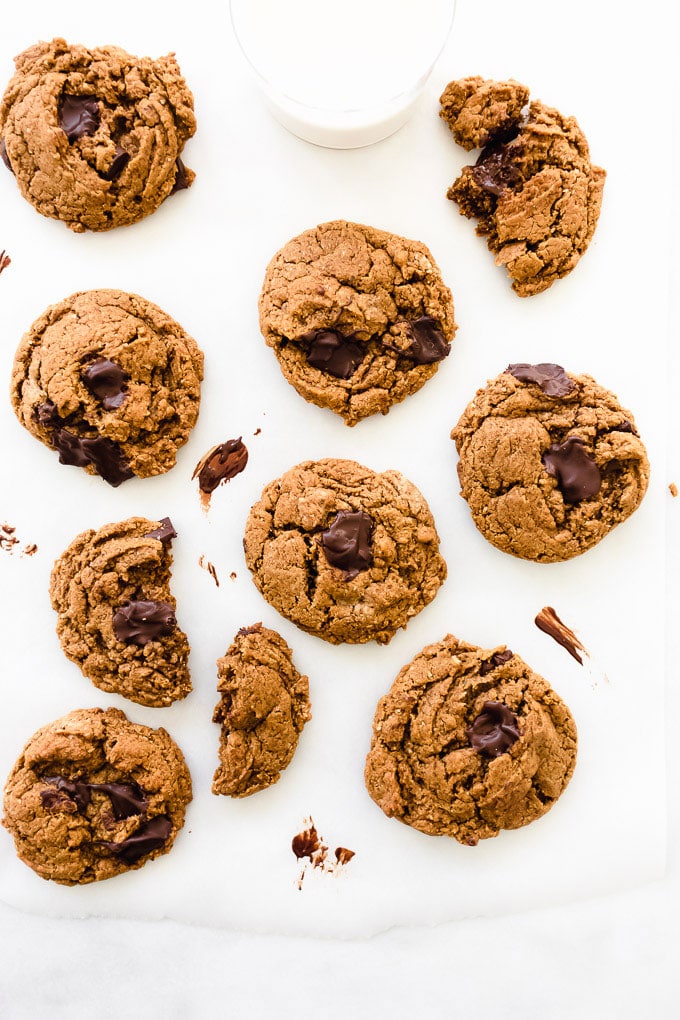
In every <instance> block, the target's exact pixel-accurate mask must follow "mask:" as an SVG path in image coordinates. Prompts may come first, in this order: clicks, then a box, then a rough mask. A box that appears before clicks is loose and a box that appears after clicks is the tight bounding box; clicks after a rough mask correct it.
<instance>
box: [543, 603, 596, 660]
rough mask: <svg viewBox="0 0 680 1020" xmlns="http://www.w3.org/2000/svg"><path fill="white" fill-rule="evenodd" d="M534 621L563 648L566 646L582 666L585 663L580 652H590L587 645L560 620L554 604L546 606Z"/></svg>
mask: <svg viewBox="0 0 680 1020" xmlns="http://www.w3.org/2000/svg"><path fill="white" fill-rule="evenodd" d="M534 623H535V624H536V626H537V627H538V629H539V630H542V631H543V633H544V634H547V635H548V636H549V637H551V638H552V639H553V641H557V643H558V645H561V646H562V648H566V650H567V651H568V652H569V654H570V655H571V656H572V658H574V659H576V661H577V662H578V663H579V664H580V665H581V666H582V665H583V658H582V657H581V655H580V654H579V652H585V653H586V655H587V654H588V652H587V651H586V647H585V645H583V644H582V643H581V641H580V640H579V639H578V637H577V636H576V634H574V632H573V630H571V629H570V628H569V627H567V625H566V623H563V622H562V620H560V618H559V616H558V615H557V613H556V612H555V610H554V609H553V607H552V606H544V607H543V609H541V611H540V613H539V614H538V616H537V617H536V619H535V620H534Z"/></svg>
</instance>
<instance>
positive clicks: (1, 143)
mask: <svg viewBox="0 0 680 1020" xmlns="http://www.w3.org/2000/svg"><path fill="white" fill-rule="evenodd" d="M0 159H2V162H3V163H4V164H5V166H6V167H7V169H8V170H9V171H10V172H11V173H14V170H12V164H11V163H10V161H9V156H8V155H7V146H6V145H5V139H4V138H2V139H0Z"/></svg>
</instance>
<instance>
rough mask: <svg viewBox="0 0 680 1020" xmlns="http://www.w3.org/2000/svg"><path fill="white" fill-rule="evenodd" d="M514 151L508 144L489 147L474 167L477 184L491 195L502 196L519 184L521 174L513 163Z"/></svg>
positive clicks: (473, 175)
mask: <svg viewBox="0 0 680 1020" xmlns="http://www.w3.org/2000/svg"><path fill="white" fill-rule="evenodd" d="M513 155H514V153H513V151H512V149H511V148H510V146H509V145H507V144H501V145H498V144H495V143H494V144H493V145H487V147H486V148H485V149H482V151H481V153H480V156H479V159H478V160H477V162H476V164H475V165H474V166H473V167H472V177H473V180H474V182H475V184H477V185H478V187H480V188H482V189H483V190H484V191H487V192H489V194H491V195H496V196H499V195H502V194H503V192H504V191H506V190H507V189H508V188H513V187H514V186H515V185H516V184H519V182H520V180H521V174H520V170H519V167H518V166H517V165H516V164H515V163H514V162H513Z"/></svg>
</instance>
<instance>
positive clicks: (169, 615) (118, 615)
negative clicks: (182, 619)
mask: <svg viewBox="0 0 680 1020" xmlns="http://www.w3.org/2000/svg"><path fill="white" fill-rule="evenodd" d="M176 626H177V619H176V617H175V610H174V609H173V608H172V606H170V605H168V603H167V602H157V601H155V600H154V599H148V600H144V601H138V602H125V603H123V605H122V606H119V607H118V609H116V611H115V613H114V614H113V633H114V634H115V635H116V638H117V639H118V641H121V642H122V643H123V644H125V645H140V646H141V647H144V645H148V643H149V642H150V641H157V640H158V639H159V638H161V637H167V635H168V634H172V632H173V631H174V629H175V627H176Z"/></svg>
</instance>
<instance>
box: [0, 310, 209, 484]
mask: <svg viewBox="0 0 680 1020" xmlns="http://www.w3.org/2000/svg"><path fill="white" fill-rule="evenodd" d="M202 378H203V354H202V352H201V351H200V350H199V348H198V345H197V344H196V341H195V340H194V339H193V338H192V337H190V336H189V335H188V333H185V332H184V330H183V329H182V327H181V326H180V325H179V323H177V322H175V321H174V319H171V318H170V316H169V315H166V313H165V312H164V311H162V310H161V309H160V308H158V307H157V305H154V304H152V303H151V302H150V301H146V300H145V299H144V298H142V297H139V295H138V294H127V293H125V292H124V291H120V290H86V291H80V292H79V293H77V294H72V295H71V296H70V297H68V298H66V299H65V300H64V301H60V302H59V304H56V305H52V306H51V307H49V308H48V309H47V310H46V311H45V312H44V313H43V314H42V315H41V316H40V318H38V319H36V321H35V322H34V323H33V325H32V326H31V328H30V329H29V330H28V332H27V333H26V334H25V335H24V336H23V338H22V340H21V343H20V344H19V348H18V350H17V352H16V355H15V357H14V365H13V369H12V384H11V399H12V406H13V407H14V411H15V413H16V415H17V417H18V419H19V421H20V422H21V424H22V425H23V426H24V427H25V428H27V429H28V431H29V432H30V433H31V434H32V435H34V436H35V437H36V439H39V440H40V441H41V442H42V443H44V444H45V446H48V447H50V449H54V450H56V451H57V452H58V454H59V461H60V463H62V464H73V465H76V466H77V467H83V468H85V470H86V471H87V472H88V473H89V474H93V475H100V476H101V477H102V478H104V480H105V481H107V482H108V483H109V484H110V485H114V486H117V485H120V484H121V483H122V482H124V481H126V480H127V479H128V478H133V477H135V476H137V477H139V478H147V477H149V476H150V475H158V474H163V473H164V472H165V471H169V470H170V468H171V467H173V466H174V464H175V460H176V456H177V451H178V449H179V448H180V447H181V446H182V445H183V444H184V443H186V441H187V439H188V438H189V434H190V432H191V430H192V428H193V427H194V425H195V423H196V419H197V417H198V411H199V405H200V399H201V380H202Z"/></svg>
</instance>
